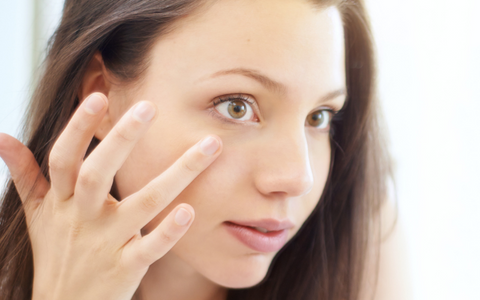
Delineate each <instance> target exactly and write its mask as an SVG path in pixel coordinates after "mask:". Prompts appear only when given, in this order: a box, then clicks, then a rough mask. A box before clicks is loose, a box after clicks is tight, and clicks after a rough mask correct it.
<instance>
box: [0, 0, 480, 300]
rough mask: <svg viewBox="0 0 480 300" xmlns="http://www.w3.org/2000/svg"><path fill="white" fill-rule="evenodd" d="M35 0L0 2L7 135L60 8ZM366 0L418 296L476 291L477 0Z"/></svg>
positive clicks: (465, 297)
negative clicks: (374, 40) (375, 46)
mask: <svg viewBox="0 0 480 300" xmlns="http://www.w3.org/2000/svg"><path fill="white" fill-rule="evenodd" d="M34 1H35V0H15V1H6V0H4V1H1V2H0V43H1V45H2V46H1V47H0V95H1V96H0V131H1V132H7V133H9V134H12V135H16V134H17V132H18V126H19V125H18V124H19V121H20V120H19V119H20V116H21V114H22V112H23V110H24V107H25V102H26V100H27V98H28V95H29V93H30V86H31V84H30V81H31V74H32V72H33V71H34V70H35V68H36V64H37V63H38V61H39V58H40V57H41V55H42V53H41V52H40V50H43V49H44V47H45V41H46V38H47V37H48V36H50V34H51V33H52V30H53V28H54V26H55V24H56V22H57V20H58V18H59V16H60V13H61V8H62V1H60V0H36V3H34ZM40 2H41V3H40ZM34 4H36V5H37V6H35V5H34ZM367 6H368V9H369V12H370V15H371V20H372V25H373V31H374V36H375V39H376V45H377V52H378V62H379V63H378V67H379V80H378V81H379V91H380V96H381V99H382V105H383V110H384V112H385V117H386V120H387V123H388V127H389V128H388V129H389V131H390V140H391V143H390V144H391V152H392V155H393V157H394V159H395V166H396V168H395V174H396V182H397V188H398V191H397V192H398V204H399V212H400V221H401V225H402V226H403V228H404V231H405V233H406V237H407V248H408V250H409V251H408V256H409V258H410V261H409V262H410V266H409V267H410V275H411V281H412V285H413V292H414V300H424V299H428V300H430V299H431V300H451V299H462V300H478V299H480V289H479V287H480V258H479V254H480V218H479V216H480V196H479V189H480V184H479V182H480V118H479V114H480V34H479V31H480V18H479V17H478V12H479V11H480V1H476V0H457V1H455V2H453V1H445V0H406V1H393V0H367ZM35 7H37V9H35ZM34 24H36V25H35V26H34ZM35 49H36V50H35ZM0 168H2V169H3V170H4V171H3V173H2V175H3V176H5V175H4V174H5V173H6V172H5V168H4V165H3V163H0ZM4 178H5V177H2V178H0V179H4ZM2 181H3V180H2Z"/></svg>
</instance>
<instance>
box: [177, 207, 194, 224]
mask: <svg viewBox="0 0 480 300" xmlns="http://www.w3.org/2000/svg"><path fill="white" fill-rule="evenodd" d="M194 217H195V210H194V209H193V207H192V206H190V205H188V204H182V205H179V207H178V208H177V211H176V212H175V223H176V224H177V225H179V226H186V225H188V224H189V223H190V221H191V220H193V218H194Z"/></svg>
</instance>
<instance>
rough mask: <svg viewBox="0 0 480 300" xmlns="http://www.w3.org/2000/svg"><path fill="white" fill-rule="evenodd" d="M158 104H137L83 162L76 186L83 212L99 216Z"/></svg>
mask: <svg viewBox="0 0 480 300" xmlns="http://www.w3.org/2000/svg"><path fill="white" fill-rule="evenodd" d="M155 112H156V109H155V106H154V105H153V104H151V103H149V102H147V101H142V102H139V103H137V104H136V105H134V106H133V107H132V108H131V109H130V110H129V111H128V112H127V113H126V114H125V115H124V116H123V117H122V118H121V119H120V121H119V122H118V123H117V124H116V125H115V127H113V129H112V130H111V131H110V133H109V134H108V135H107V136H106V137H105V139H104V140H103V141H102V142H101V143H100V144H99V145H98V146H97V147H96V148H95V150H93V152H92V153H91V154H90V155H89V156H88V158H87V159H86V160H85V162H84V163H83V165H82V167H81V169H80V172H79V175H78V179H77V184H76V187H75V195H78V196H79V198H78V199H81V201H78V202H77V204H78V207H79V213H80V214H83V215H84V216H95V215H96V213H97V212H98V211H100V208H101V207H102V206H103V204H104V203H103V202H104V200H105V199H106V197H107V195H108V193H109V191H110V189H111V187H112V183H113V177H114V176H115V174H116V173H117V171H118V169H120V167H121V166H122V165H123V163H124V162H125V160H126V159H127V157H128V155H129V154H130V152H131V151H132V149H133V147H134V146H135V144H136V143H137V141H138V140H139V139H140V137H141V136H142V134H143V133H145V132H146V131H147V129H148V128H149V127H150V124H151V121H152V120H153V118H154V116H155Z"/></svg>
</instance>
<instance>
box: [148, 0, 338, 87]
mask: <svg viewBox="0 0 480 300" xmlns="http://www.w3.org/2000/svg"><path fill="white" fill-rule="evenodd" d="M152 55H153V57H152V58H153V59H152V63H153V64H152V66H153V68H156V67H159V66H162V67H161V68H162V69H163V70H164V71H165V72H166V73H168V74H169V75H172V76H175V75H177V76H182V79H183V80H184V81H189V80H190V81H191V82H190V83H192V84H193V83H194V82H196V81H198V80H199V79H204V78H207V77H209V76H210V75H211V74H213V73H216V72H219V71H221V70H225V69H235V68H249V69H254V70H259V71H260V72H262V73H263V74H265V75H267V76H269V77H271V78H274V79H275V80H276V81H278V82H283V83H288V84H289V85H290V87H291V88H292V89H293V88H295V86H301V87H302V88H305V86H306V85H309V84H310V85H312V86H318V85H319V84H321V85H326V86H329V85H331V86H333V87H334V88H338V87H339V86H341V85H342V83H343V84H344V81H345V73H344V60H345V58H344V35H343V26H342V20H341V16H340V13H339V11H338V10H337V8H336V7H334V6H331V7H327V8H323V9H318V8H315V7H314V6H313V5H312V4H310V3H309V2H307V1H303V0H262V1H259V0H242V1H239V0H221V1H218V0H217V1H214V2H211V3H209V4H208V5H207V6H206V7H205V8H204V9H202V10H200V11H199V12H198V13H195V14H193V15H190V16H187V17H185V18H183V19H181V20H179V21H177V23H176V24H175V26H174V30H173V31H172V32H170V33H168V34H167V35H164V36H161V38H160V39H159V40H158V42H157V43H156V45H155V47H154V49H153V53H152ZM165 72H164V73H165Z"/></svg>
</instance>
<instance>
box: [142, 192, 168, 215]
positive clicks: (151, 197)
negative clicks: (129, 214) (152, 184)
mask: <svg viewBox="0 0 480 300" xmlns="http://www.w3.org/2000/svg"><path fill="white" fill-rule="evenodd" d="M162 199H164V195H163V194H162V193H161V192H159V191H158V190H155V189H152V188H150V189H148V190H147V192H146V193H145V194H144V195H143V199H142V201H141V205H142V209H143V210H144V211H146V212H151V211H152V210H155V209H156V208H157V207H158V204H159V203H160V201H162Z"/></svg>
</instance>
